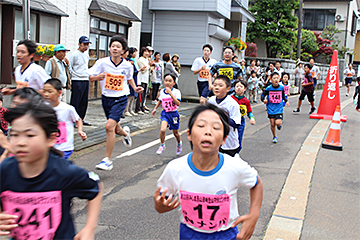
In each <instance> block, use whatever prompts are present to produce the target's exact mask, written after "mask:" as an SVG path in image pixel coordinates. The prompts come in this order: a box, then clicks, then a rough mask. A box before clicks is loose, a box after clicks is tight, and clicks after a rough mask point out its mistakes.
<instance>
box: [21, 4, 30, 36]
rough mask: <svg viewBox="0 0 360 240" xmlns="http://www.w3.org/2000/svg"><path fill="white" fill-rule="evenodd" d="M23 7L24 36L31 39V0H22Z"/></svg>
mask: <svg viewBox="0 0 360 240" xmlns="http://www.w3.org/2000/svg"><path fill="white" fill-rule="evenodd" d="M22 2H23V8H22V14H23V37H24V39H30V0H22Z"/></svg>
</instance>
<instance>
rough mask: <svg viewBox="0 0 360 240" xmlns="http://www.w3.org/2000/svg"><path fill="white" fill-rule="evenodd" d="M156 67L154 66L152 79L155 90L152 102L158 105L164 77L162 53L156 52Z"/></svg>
mask: <svg viewBox="0 0 360 240" xmlns="http://www.w3.org/2000/svg"><path fill="white" fill-rule="evenodd" d="M154 58H155V59H154V66H153V73H152V74H153V76H154V77H153V78H152V80H151V81H152V82H151V84H152V86H153V90H152V96H151V100H152V104H156V103H157V96H158V95H159V94H158V93H159V89H160V85H161V83H162V81H163V76H164V62H163V61H161V60H160V59H161V53H160V52H156V53H155V54H154Z"/></svg>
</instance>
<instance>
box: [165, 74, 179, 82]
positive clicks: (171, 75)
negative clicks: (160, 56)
mask: <svg viewBox="0 0 360 240" xmlns="http://www.w3.org/2000/svg"><path fill="white" fill-rule="evenodd" d="M167 76H170V77H172V79H173V80H174V82H176V77H175V75H174V74H172V73H167V74H165V75H164V79H165V78H166V77H167Z"/></svg>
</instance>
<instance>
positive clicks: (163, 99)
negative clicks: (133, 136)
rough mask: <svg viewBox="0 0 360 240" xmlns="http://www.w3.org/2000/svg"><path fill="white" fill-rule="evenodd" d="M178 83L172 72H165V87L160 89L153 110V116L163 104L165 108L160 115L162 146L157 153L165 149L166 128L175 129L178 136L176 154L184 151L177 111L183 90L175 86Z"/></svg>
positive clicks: (174, 131) (174, 132) (175, 134)
mask: <svg viewBox="0 0 360 240" xmlns="http://www.w3.org/2000/svg"><path fill="white" fill-rule="evenodd" d="M175 84H176V77H175V76H174V75H172V74H171V73H167V74H165V77H164V85H165V88H164V89H163V90H161V91H160V96H159V101H158V102H157V103H156V105H155V107H154V110H153V111H152V112H151V117H153V116H154V115H155V113H156V109H158V107H159V106H160V104H161V105H162V108H163V110H162V111H161V117H160V122H161V123H160V125H161V128H160V146H159V149H158V150H157V151H156V153H157V154H162V153H163V151H164V150H165V133H166V128H167V127H168V126H169V129H170V130H172V131H173V134H174V136H175V138H176V141H177V145H176V155H180V153H181V151H182V141H181V137H180V134H179V126H180V116H179V113H178V111H177V108H178V106H180V102H181V92H180V90H179V89H176V88H174V86H175Z"/></svg>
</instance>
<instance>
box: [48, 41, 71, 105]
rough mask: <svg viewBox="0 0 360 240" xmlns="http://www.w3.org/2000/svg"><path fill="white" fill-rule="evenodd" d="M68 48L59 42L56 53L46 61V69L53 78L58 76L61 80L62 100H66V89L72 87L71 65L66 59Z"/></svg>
mask: <svg viewBox="0 0 360 240" xmlns="http://www.w3.org/2000/svg"><path fill="white" fill-rule="evenodd" d="M68 51H70V50H68V49H66V48H65V46H64V45H63V44H58V45H56V46H55V48H54V52H55V55H54V56H53V57H52V58H51V59H50V60H49V61H47V62H46V64H45V71H46V73H47V74H49V76H50V77H52V78H57V79H59V80H60V81H61V84H62V88H63V91H62V93H61V97H60V101H62V102H66V90H70V89H71V77H70V72H69V67H68V65H67V63H66V62H65V61H64V59H65V56H66V52H68Z"/></svg>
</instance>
